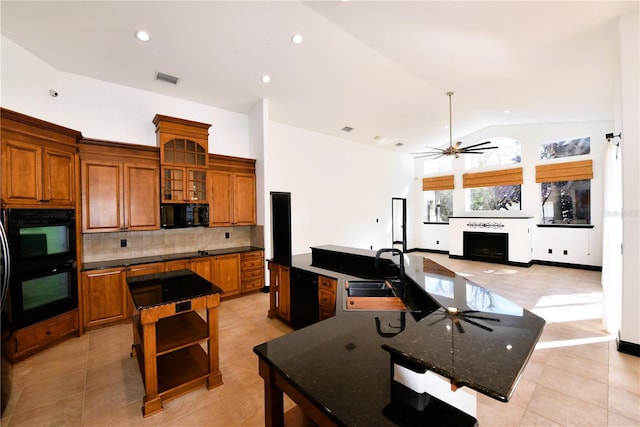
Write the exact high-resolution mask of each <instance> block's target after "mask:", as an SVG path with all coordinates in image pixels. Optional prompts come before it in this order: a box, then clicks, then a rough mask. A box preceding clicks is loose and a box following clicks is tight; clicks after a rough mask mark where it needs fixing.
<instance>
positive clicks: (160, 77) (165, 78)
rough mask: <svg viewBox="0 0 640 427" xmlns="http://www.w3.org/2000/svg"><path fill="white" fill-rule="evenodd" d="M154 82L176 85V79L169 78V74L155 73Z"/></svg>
mask: <svg viewBox="0 0 640 427" xmlns="http://www.w3.org/2000/svg"><path fill="white" fill-rule="evenodd" d="M156 80H160V81H161V82H165V83H171V84H172V85H175V84H178V78H177V77H174V76H170V75H169V74H164V73H159V72H156Z"/></svg>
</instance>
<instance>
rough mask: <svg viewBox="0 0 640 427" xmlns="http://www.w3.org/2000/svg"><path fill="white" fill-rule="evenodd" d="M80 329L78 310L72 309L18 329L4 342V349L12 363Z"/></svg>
mask: <svg viewBox="0 0 640 427" xmlns="http://www.w3.org/2000/svg"><path fill="white" fill-rule="evenodd" d="M78 331H79V327H78V310H72V311H69V312H67V313H64V314H61V315H59V316H56V317H52V318H51V319H47V320H44V321H42V322H39V323H36V324H35V325H31V326H27V327H26V328H23V329H19V330H17V331H16V332H15V333H14V335H13V338H12V339H11V340H10V341H9V342H8V343H6V344H5V343H3V350H4V351H5V352H6V353H7V356H8V357H9V360H11V362H12V363H15V362H19V361H20V360H23V359H25V358H27V357H28V356H31V355H33V354H35V353H37V352H39V351H41V350H43V349H45V348H46V347H48V346H50V345H52V344H55V343H57V342H59V341H61V340H63V339H64V338H66V337H69V336H71V335H77V334H78ZM5 346H6V347H5Z"/></svg>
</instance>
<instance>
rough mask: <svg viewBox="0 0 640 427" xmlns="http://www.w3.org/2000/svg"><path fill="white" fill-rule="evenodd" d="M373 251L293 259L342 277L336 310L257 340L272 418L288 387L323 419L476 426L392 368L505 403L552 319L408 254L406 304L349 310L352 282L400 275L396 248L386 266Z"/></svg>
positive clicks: (324, 250) (330, 251)
mask: <svg viewBox="0 0 640 427" xmlns="http://www.w3.org/2000/svg"><path fill="white" fill-rule="evenodd" d="M375 255H376V253H375V252H374V251H367V250H360V249H354V248H344V247H337V246H322V247H316V248H312V253H311V254H303V255H297V256H293V257H292V259H291V260H290V262H288V263H287V265H286V266H285V267H286V268H296V269H303V270H305V271H307V272H311V273H314V274H317V275H318V276H319V277H328V278H332V279H334V280H336V282H337V292H336V309H335V310H336V311H335V314H336V315H335V317H332V318H330V319H326V320H323V321H320V322H318V323H315V324H313V325H311V326H308V327H305V328H302V329H299V330H297V331H295V332H293V333H291V334H289V335H286V336H283V337H280V338H278V339H275V340H272V341H269V342H266V343H264V344H261V345H259V346H256V347H255V348H254V352H255V353H256V354H257V355H258V356H259V369H260V374H261V376H262V377H263V379H264V381H265V416H266V425H275V426H277V425H282V422H283V415H282V392H285V393H286V394H287V395H288V396H289V397H291V398H292V399H293V400H294V401H295V402H296V403H297V404H298V405H299V407H300V408H301V409H302V410H303V411H304V412H305V414H306V415H307V416H309V417H310V418H311V419H312V420H313V421H314V422H316V423H317V424H319V425H346V426H371V425H376V426H394V425H402V426H405V425H407V426H411V425H439V426H447V425H450V426H473V425H476V423H477V422H476V419H475V418H474V416H473V415H470V414H469V413H468V412H469V411H467V412H464V411H462V410H460V409H459V408H457V407H456V406H457V405H455V406H452V405H450V404H448V403H445V402H443V401H441V400H440V399H437V398H435V397H430V396H429V395H428V394H425V393H419V392H415V391H413V390H408V389H407V388H406V387H405V386H404V384H401V382H400V381H398V378H397V376H396V375H395V374H394V373H397V370H398V369H401V368H402V369H407V370H410V371H412V372H414V373H417V374H421V373H425V372H426V373H433V374H435V375H438V376H439V377H441V378H443V379H444V380H445V381H446V383H447V387H450V388H451V389H452V390H458V391H456V392H455V393H452V394H453V395H458V394H459V393H462V392H464V391H465V390H468V391H471V392H472V393H475V392H480V393H483V394H486V395H488V396H490V397H492V398H494V399H496V400H499V401H503V402H506V401H508V400H509V399H510V397H511V396H512V394H513V391H514V390H515V387H516V385H517V383H518V380H519V378H520V375H521V374H522V371H523V369H524V367H525V365H526V363H527V361H528V360H529V357H530V356H531V353H532V352H533V349H534V347H535V344H536V343H537V341H538V339H539V337H540V335H541V333H542V330H543V327H544V323H545V322H544V320H543V319H542V318H540V317H538V316H536V315H535V314H533V313H531V312H529V311H528V310H526V309H523V308H521V307H519V306H517V305H516V304H513V303H511V302H509V301H507V300H505V299H504V298H501V297H500V296H498V295H496V294H493V293H491V292H489V291H488V290H486V289H484V288H482V287H480V286H478V285H477V284H475V283H473V282H471V281H469V280H467V279H466V278H464V277H462V276H459V275H457V274H456V273H454V272H452V271H449V270H447V269H446V268H444V267H442V266H440V265H438V264H436V263H434V262H432V261H430V260H428V259H426V258H423V257H422V256H417V255H407V254H405V255H403V264H404V270H405V271H404V273H405V274H406V286H405V287H404V290H403V291H402V292H399V290H398V289H396V294H399V293H401V294H402V300H403V302H404V304H405V305H406V309H405V310H376V309H369V310H353V309H348V308H347V297H346V292H345V290H344V289H345V282H347V281H350V280H361V279H367V280H381V279H384V278H389V277H390V276H399V273H400V271H399V265H398V264H397V263H395V262H393V259H392V257H391V256H390V255H389V254H384V255H383V256H382V257H381V258H382V259H381V260H380V261H382V262H381V263H379V264H380V266H379V267H375ZM396 259H397V258H396ZM392 280H393V279H392ZM284 282H285V284H286V280H285V281H284ZM294 285H295V284H293V283H292V284H291V286H294ZM280 286H282V283H280ZM275 300H276V302H277V303H279V302H281V301H279V298H278V296H276V298H275ZM285 302H286V301H285ZM275 311H277V307H276V309H274V308H273V307H272V308H271V310H270V313H271V314H272V315H273V313H274V312H275ZM285 312H286V310H285ZM474 316H476V317H474ZM477 317H479V318H477ZM398 366H399V367H400V368H398Z"/></svg>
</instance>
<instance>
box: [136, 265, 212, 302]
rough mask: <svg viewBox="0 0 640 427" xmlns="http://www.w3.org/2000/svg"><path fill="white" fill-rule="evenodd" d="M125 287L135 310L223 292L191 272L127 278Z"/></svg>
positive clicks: (172, 272) (182, 271)
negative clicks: (127, 287) (127, 288)
mask: <svg viewBox="0 0 640 427" xmlns="http://www.w3.org/2000/svg"><path fill="white" fill-rule="evenodd" d="M127 285H128V286H129V291H130V292H131V296H132V297H133V303H134V305H135V307H136V309H137V310H143V309H146V308H150V307H155V306H159V305H164V304H173V303H176V302H179V301H184V300H188V299H193V298H197V297H202V296H206V295H212V294H221V293H222V292H223V290H222V289H220V288H219V287H217V286H216V285H214V284H213V283H211V282H209V281H208V280H206V279H205V278H203V277H201V276H199V275H197V274H196V273H194V272H192V271H191V270H178V271H169V272H166V273H155V274H147V275H144V276H137V277H129V278H128V279H127Z"/></svg>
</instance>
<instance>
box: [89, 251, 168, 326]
mask: <svg viewBox="0 0 640 427" xmlns="http://www.w3.org/2000/svg"><path fill="white" fill-rule="evenodd" d="M163 271H164V263H150V264H139V265H133V266H129V267H118V268H108V269H102V270H90V271H83V272H82V274H81V280H82V307H83V325H84V327H85V329H92V328H95V327H100V326H107V325H111V324H115V323H120V322H123V321H126V320H127V319H129V317H130V315H131V307H130V305H129V298H128V288H127V280H126V279H127V277H135V276H142V275H145V274H154V273H162V272H163Z"/></svg>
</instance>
